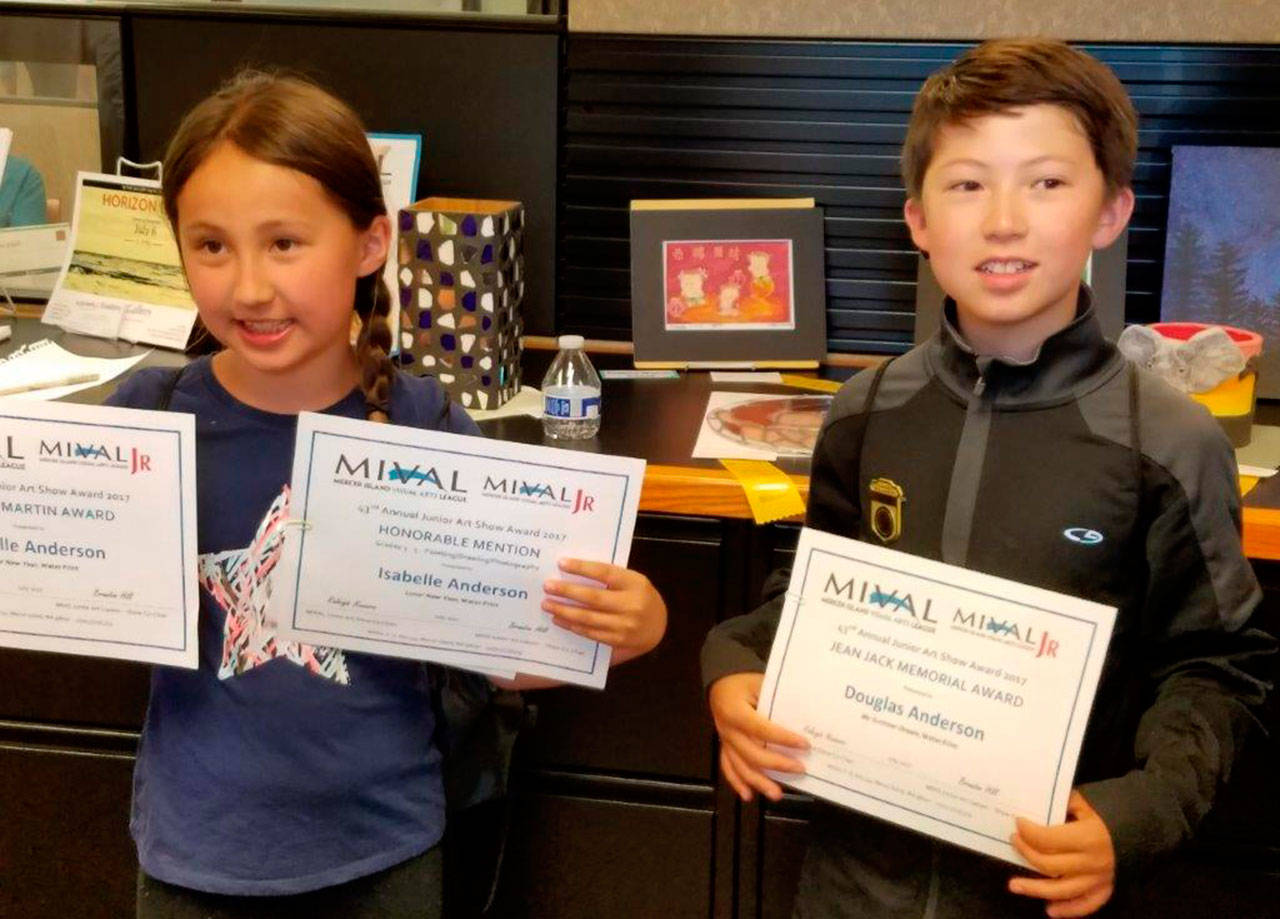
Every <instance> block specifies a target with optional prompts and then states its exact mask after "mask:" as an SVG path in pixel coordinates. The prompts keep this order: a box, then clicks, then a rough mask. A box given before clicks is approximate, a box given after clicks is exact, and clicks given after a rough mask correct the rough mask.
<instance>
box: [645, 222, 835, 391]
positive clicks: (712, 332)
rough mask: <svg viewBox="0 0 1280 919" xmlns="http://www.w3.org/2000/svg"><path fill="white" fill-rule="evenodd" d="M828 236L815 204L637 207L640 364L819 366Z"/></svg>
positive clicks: (823, 333) (823, 346)
mask: <svg viewBox="0 0 1280 919" xmlns="http://www.w3.org/2000/svg"><path fill="white" fill-rule="evenodd" d="M822 234H823V228H822V212H821V211H820V210H819V209H818V208H816V207H814V204H813V199H811V198H800V199H718V200H690V201H656V200H655V201H649V200H641V201H633V202H631V328H632V336H633V338H634V340H635V362H636V366H638V367H640V366H647V367H666V366H671V367H679V366H698V365H700V364H701V365H714V366H787V367H805V366H808V367H812V366H816V365H817V362H818V361H819V360H820V359H821V358H822V356H823V355H824V354H825V353H826V296H825V283H824V278H823V235H822Z"/></svg>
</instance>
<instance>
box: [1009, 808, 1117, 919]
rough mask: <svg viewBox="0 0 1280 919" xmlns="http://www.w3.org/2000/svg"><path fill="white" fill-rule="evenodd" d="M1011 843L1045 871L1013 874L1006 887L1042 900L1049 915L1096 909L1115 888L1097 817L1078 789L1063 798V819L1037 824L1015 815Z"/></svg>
mask: <svg viewBox="0 0 1280 919" xmlns="http://www.w3.org/2000/svg"><path fill="white" fill-rule="evenodd" d="M1012 842H1013V847H1014V848H1015V849H1017V850H1018V852H1019V853H1020V854H1021V855H1022V857H1023V858H1025V859H1026V860H1027V861H1028V862H1030V863H1031V866H1032V867H1033V868H1035V869H1036V870H1037V871H1039V872H1040V873H1041V874H1044V875H1046V877H1043V878H1028V877H1015V878H1013V879H1011V880H1010V881H1009V890H1011V891H1012V892H1013V893H1018V894H1022V895H1023V896H1027V897H1038V898H1040V899H1041V900H1047V901H1048V903H1047V904H1046V905H1045V913H1047V914H1048V915H1050V916H1055V917H1057V916H1088V915H1089V914H1090V913H1094V912H1097V911H1098V910H1099V909H1101V908H1102V906H1103V904H1105V903H1106V902H1107V901H1108V900H1110V899H1111V894H1112V893H1113V892H1114V891H1115V883H1116V852H1115V848H1114V847H1113V846H1112V844H1111V833H1110V831H1108V830H1107V825H1106V824H1105V823H1103V822H1102V818H1101V817H1100V816H1098V812H1097V811H1095V810H1094V809H1093V808H1092V807H1091V806H1090V804H1089V802H1088V801H1086V800H1085V798H1084V795H1082V794H1080V792H1078V791H1073V792H1071V797H1070V798H1069V799H1068V800H1067V822H1066V823H1063V824H1059V825H1058V826H1041V825H1040V824H1038V823H1032V822H1031V821H1030V820H1026V819H1024V818H1021V817H1019V818H1018V832H1016V833H1014V834H1013V839H1012Z"/></svg>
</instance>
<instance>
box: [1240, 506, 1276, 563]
mask: <svg viewBox="0 0 1280 919" xmlns="http://www.w3.org/2000/svg"><path fill="white" fill-rule="evenodd" d="M1244 554H1245V555H1247V556H1249V558H1257V559H1267V560H1269V561H1278V560H1280V510H1278V509H1274V508H1269V507H1246V508H1245V509H1244Z"/></svg>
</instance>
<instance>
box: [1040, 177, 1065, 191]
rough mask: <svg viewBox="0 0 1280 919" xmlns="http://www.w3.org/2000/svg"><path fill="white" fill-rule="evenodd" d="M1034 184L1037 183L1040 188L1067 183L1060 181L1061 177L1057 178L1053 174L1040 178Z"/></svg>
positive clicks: (1058, 186) (1057, 186)
mask: <svg viewBox="0 0 1280 919" xmlns="http://www.w3.org/2000/svg"><path fill="white" fill-rule="evenodd" d="M1036 184H1037V185H1039V186H1040V187H1041V188H1047V189H1053V188H1061V187H1062V186H1064V185H1066V184H1067V183H1066V182H1064V181H1062V179H1057V178H1054V177H1053V176H1048V177H1046V178H1043V179H1040V180H1039V181H1038V182H1037V183H1036Z"/></svg>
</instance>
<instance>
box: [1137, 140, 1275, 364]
mask: <svg viewBox="0 0 1280 919" xmlns="http://www.w3.org/2000/svg"><path fill="white" fill-rule="evenodd" d="M1160 317H1161V318H1162V319H1164V320H1166V321H1176V320H1180V319H1189V320H1197V321H1201V322H1218V323H1224V324H1226V325H1234V326H1239V327H1241V328H1245V329H1251V330H1253V331H1255V332H1260V333H1261V334H1262V336H1263V337H1264V338H1265V339H1266V340H1267V344H1268V345H1269V346H1271V347H1272V348H1275V347H1280V149H1269V148H1262V147H1174V148H1173V181H1172V188H1171V191H1170V195H1169V236H1168V241H1167V242H1166V244H1165V257H1164V296H1163V298H1162V300H1161V304H1160Z"/></svg>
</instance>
